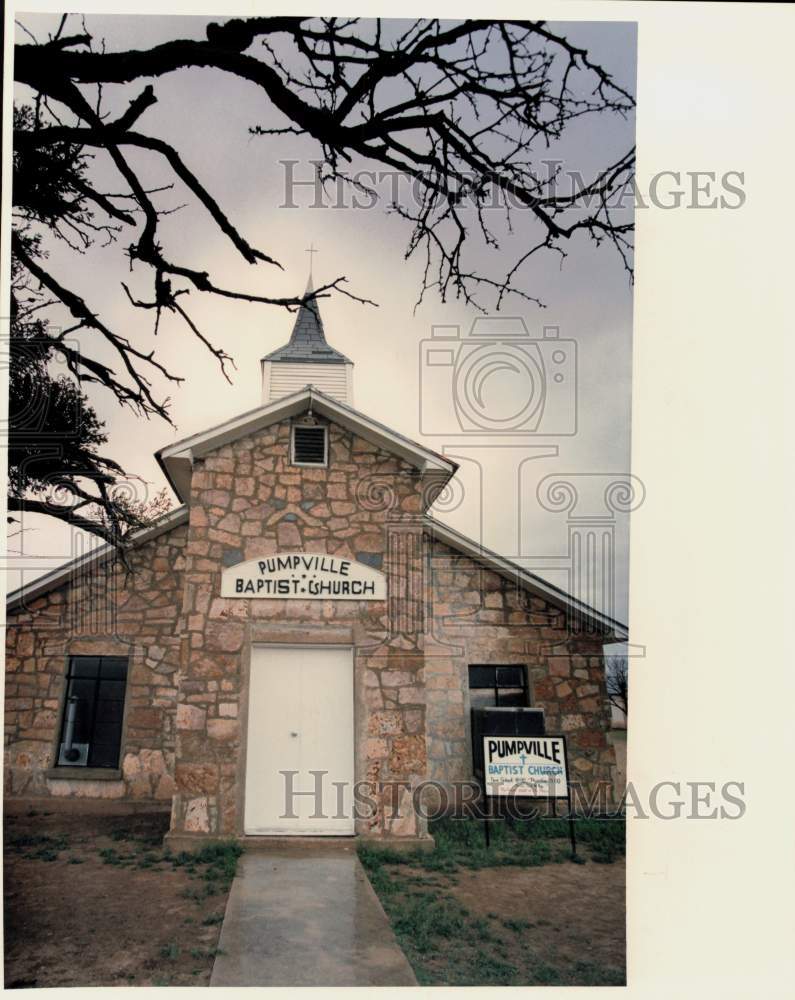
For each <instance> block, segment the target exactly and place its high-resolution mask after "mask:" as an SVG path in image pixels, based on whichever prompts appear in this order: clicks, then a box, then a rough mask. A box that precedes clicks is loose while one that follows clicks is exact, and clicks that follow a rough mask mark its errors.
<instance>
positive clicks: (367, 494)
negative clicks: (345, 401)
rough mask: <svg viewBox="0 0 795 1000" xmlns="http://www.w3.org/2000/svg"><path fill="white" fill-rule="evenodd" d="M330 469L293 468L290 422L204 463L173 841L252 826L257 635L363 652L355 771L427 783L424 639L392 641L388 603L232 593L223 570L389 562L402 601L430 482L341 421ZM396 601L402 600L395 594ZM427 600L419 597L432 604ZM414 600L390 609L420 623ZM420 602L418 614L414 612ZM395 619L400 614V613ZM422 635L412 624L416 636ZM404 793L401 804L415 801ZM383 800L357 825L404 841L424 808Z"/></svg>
mask: <svg viewBox="0 0 795 1000" xmlns="http://www.w3.org/2000/svg"><path fill="white" fill-rule="evenodd" d="M329 451H330V458H329V465H328V468H312V467H300V466H294V465H292V464H291V463H290V422H289V421H284V422H281V423H279V424H275V425H273V426H271V427H268V428H266V429H264V430H262V431H261V432H259V433H257V434H254V435H252V436H247V437H243V438H240V439H239V440H237V441H234V442H232V443H230V444H228V445H225V446H223V447H221V448H219V449H218V450H217V451H215V452H213V453H212V454H211V455H208V456H207V457H206V458H205V459H204V460H203V461H202V462H199V463H197V464H196V465H195V467H194V472H193V479H192V490H191V503H190V527H189V536H188V544H187V549H186V556H187V562H186V570H185V605H184V615H185V623H186V632H185V635H184V638H183V645H182V658H181V681H180V689H179V704H178V707H177V716H176V726H177V748H176V749H177V762H176V770H175V779H176V783H177V794H176V796H175V798H174V803H173V811H172V823H171V829H172V836H174V837H177V836H186V835H187V836H191V835H204V836H208V835H209V836H219V835H222V836H230V835H234V834H240V833H242V831H243V789H244V785H245V732H246V730H245V725H246V718H245V716H246V712H247V700H248V698H247V691H248V669H249V655H250V649H251V644H252V643H254V642H288V643H289V642H293V643H313V642H319V643H323V642H336V643H341V644H350V645H352V646H354V647H355V662H354V690H355V726H356V740H355V743H356V777H357V780H361V781H367V782H370V783H371V787H372V791H373V794H374V795H376V796H377V795H379V791H378V784H379V782H383V781H386V780H398V781H401V782H405V783H406V784H407V785H410V784H411V783H413V782H416V781H417V780H419V779H421V778H422V777H424V775H425V772H426V754H425V737H424V728H425V726H424V673H423V666H422V663H423V661H422V655H421V648H419V646H418V645H417V643H418V641H419V640H420V639H421V636H419V635H417V634H416V629H415V630H414V632H415V634H413V635H408V636H407V635H406V634H403V633H401V634H397V635H394V634H392V632H391V631H390V628H389V624H388V608H387V603H388V602H387V601H336V602H335V601H331V600H327V601H302V600H292V599H291V600H285V599H281V600H278V599H274V600H242V599H233V598H223V597H221V596H219V595H220V591H221V573H222V570H223V569H224V567H226V566H231V565H234V564H236V563H239V562H242V561H243V560H248V559H254V558H257V557H261V556H267V555H272V554H275V553H277V552H285V551H306V552H312V553H327V554H329V555H337V556H342V557H345V558H350V559H356V560H359V561H361V562H364V563H368V564H369V565H371V566H374V567H376V568H382V569H383V570H384V571H385V572H386V573H387V574H388V576H389V577H390V594H391V595H398V594H399V593H400V591H401V588H405V586H406V585H407V583H410V582H411V580H412V579H414V577H416V575H417V573H418V572H419V564H420V560H421V558H422V545H421V528H420V527H418V525H419V520H418V519H419V517H420V514H421V510H422V507H423V502H422V501H423V490H424V485H423V483H422V482H421V480H420V479H419V477H418V476H417V474H416V473H415V472H414V470H412V469H411V468H410V467H409V466H408V465H406V464H405V463H403V462H402V461H401V460H400V459H398V458H396V457H395V456H394V455H391V454H389V453H387V452H385V451H382V450H379V449H378V448H376V447H375V446H373V445H372V444H370V443H368V442H367V441H365V440H363V439H361V438H359V437H357V436H356V435H354V434H352V433H351V432H350V431H348V430H346V429H345V428H343V427H340V426H337V425H335V424H330V425H329ZM390 601H392V602H393V603H394V597H391V598H390ZM420 603H421V602H420ZM410 604H411V602H410V601H409V602H407V604H406V607H403V608H400V607H399V605H398V604H396V605H395V607H393V608H391V609H390V612H395V611H396V609H397V612H398V613H397V616H396V620H400V621H403V620H404V619H405V620H408V619H410V618H411V614H410V611H411V607H410ZM406 608H408V611H406ZM391 617H394V616H391ZM407 631H408V632H411V629H408V630H407ZM405 794H406V793H405V792H403V793H401V795H402V796H403V798H402V804H403V805H404V806H405ZM383 806H384V803H382V802H380V800H379V808H378V810H377V812H376V814H375V815H374V816H373V817H372V818H370V819H363V820H362V821H361V822H360V823H359V824H358V832H360V833H363V834H368V833H369V834H373V835H384V834H386V835H393V836H398V835H406V836H410V835H413V834H415V833H416V832H417V831H416V830H415V828H414V825H413V823H414V817H413V814H412V815H411V816H410V817H406V816H404V815H403V813H405V809H404V810H403V813H401V814H399V815H395V811H394V810H392V811H390V810H388V809H386V808H385V807H383Z"/></svg>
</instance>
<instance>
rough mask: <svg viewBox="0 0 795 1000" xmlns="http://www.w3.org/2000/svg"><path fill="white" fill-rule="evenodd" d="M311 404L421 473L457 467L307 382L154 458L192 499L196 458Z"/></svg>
mask: <svg viewBox="0 0 795 1000" xmlns="http://www.w3.org/2000/svg"><path fill="white" fill-rule="evenodd" d="M309 409H311V410H312V411H313V412H314V413H319V414H321V415H322V416H324V417H326V418H327V419H328V420H331V421H333V422H334V423H335V424H340V425H341V426H342V427H346V428H348V429H349V430H351V431H353V432H354V433H355V434H357V435H358V436H359V437H361V438H364V440H365V441H369V442H370V443H371V444H374V445H376V446H377V447H379V448H383V449H384V450H385V451H388V452H390V453H391V454H393V455H397V456H398V457H399V458H402V459H403V460H404V461H405V462H407V463H408V464H409V465H411V466H413V467H414V468H415V469H417V470H418V471H419V472H421V473H427V472H437V473H439V474H440V475H442V476H444V477H445V481H446V480H447V479H449V478H450V477H451V476H452V475H453V474H454V473H455V471H456V469H457V468H458V464H457V463H456V462H453V461H451V460H450V459H449V458H445V456H444V455H439V454H438V453H437V452H435V451H431V449H430V448H426V447H424V446H423V445H421V444H417V442H416V441H412V440H411V439H410V438H407V437H404V435H402V434H398V433H397V431H393V430H390V429H389V428H388V427H386V426H385V425H384V424H381V423H379V422H378V421H377V420H373V419H372V418H371V417H366V416H365V415H364V414H363V413H360V412H359V411H358V410H354V409H353V407H352V406H348V405H346V404H345V403H341V402H340V401H339V400H337V399H332V397H331V396H327V395H326V394H325V393H324V392H320V390H319V389H315V388H314V386H311V385H307V386H305V387H304V388H303V389H300V390H299V391H298V392H294V393H293V394H292V395H290V396H283V397H282V398H281V399H277V400H275V402H272V403H266V404H264V405H263V406H258V407H257V408H256V409H255V410H249V411H248V412H247V413H242V414H240V416H237V417H234V418H233V419H232V420H227V421H226V422H225V423H223V424H219V425H218V426H217V427H211V428H210V429H209V430H206V431H202V432H201V433H200V434H193V435H191V437H187V438H183V439H182V440H181V441H176V442H175V443H174V444H170V445H168V446H167V447H165V448H161V449H160V450H159V451H156V452H155V458H156V459H157V461H158V462H159V463H160V467H161V468H162V470H163V472H164V473H165V474H166V477H167V478H168V481H169V483H171V485H172V487H173V488H174V492H175V493H176V494H177V496H178V497H179V499H180V500H181V501H182V502H183V503H186V502H188V501H189V499H190V479H191V469H192V467H193V462H194V460H195V459H197V458H203V457H204V456H205V455H207V454H209V453H210V452H211V451H215V450H216V449H217V448H220V447H222V446H223V445H225V444H229V443H230V442H231V441H236V440H237V439H238V438H241V437H245V436H246V435H247V434H255V433H256V432H257V431H260V430H263V428H265V427H269V426H270V425H271V424H275V423H278V422H279V421H281V420H286V419H288V418H290V417H294V416H297V415H298V414H300V413H303V412H305V411H306V410H309Z"/></svg>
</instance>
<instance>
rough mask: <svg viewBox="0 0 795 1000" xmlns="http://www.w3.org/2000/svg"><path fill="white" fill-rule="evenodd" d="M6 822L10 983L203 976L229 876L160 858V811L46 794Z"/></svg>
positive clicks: (164, 822) (186, 981)
mask: <svg viewBox="0 0 795 1000" xmlns="http://www.w3.org/2000/svg"><path fill="white" fill-rule="evenodd" d="M3 826H4V847H5V852H4V879H3V889H4V929H5V986H6V988H7V989H13V988H25V987H48V986H165V985H170V986H189V985H190V986H206V985H207V984H208V983H209V979H210V973H211V971H212V965H213V958H214V955H215V948H216V946H217V943H218V937H219V934H220V928H221V921H222V919H223V913H224V909H225V907H226V899H227V895H228V888H227V885H226V884H225V883H224V882H223V880H222V881H221V883H219V882H217V881H212V882H208V881H206V879H207V877H208V874H207V873H208V868H207V866H202V865H198V866H197V865H191V864H190V863H189V862H188V863H186V861H185V859H184V857H183V858H182V859H181V860H180V861H179V862H178V863H174V862H173V861H168V860H166V861H163V860H160V859H162V855H163V849H162V845H161V841H162V837H163V834H164V833H165V832H166V830H167V828H168V815H167V814H166V815H164V814H162V813H138V814H135V815H121V816H96V815H94V816H92V815H89V816H86V815H64V814H62V813H59V812H56V811H49V810H48V809H47V807H46V806H44V807H43V809H42V811H38V810H37V809H31V810H28V811H27V812H25V813H22V814H21V815H13V814H12V815H8V814H6V815H5V816H4V820H3ZM100 852H104V856H103V854H101V853H100ZM191 869H192V870H191ZM210 876H211V877H214V876H212V873H210Z"/></svg>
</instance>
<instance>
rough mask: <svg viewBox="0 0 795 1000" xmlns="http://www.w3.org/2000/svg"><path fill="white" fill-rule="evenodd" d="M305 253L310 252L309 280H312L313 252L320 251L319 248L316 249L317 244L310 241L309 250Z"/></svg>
mask: <svg viewBox="0 0 795 1000" xmlns="http://www.w3.org/2000/svg"><path fill="white" fill-rule="evenodd" d="M304 253H308V254H309V280H310V281H311V280H312V254H313V253H320V251H319V250H315V244H314V243H310V244H309V248H308V249H307V250H305V251H304Z"/></svg>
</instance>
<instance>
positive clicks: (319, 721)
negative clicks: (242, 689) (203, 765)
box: [244, 645, 354, 836]
mask: <svg viewBox="0 0 795 1000" xmlns="http://www.w3.org/2000/svg"><path fill="white" fill-rule="evenodd" d="M247 747H248V748H247V754H246V804H245V823H244V828H245V832H246V833H247V834H253V835H268V834H270V835H274V834H278V835H281V836H284V835H296V836H335V835H336V836H346V835H350V834H352V833H353V832H354V828H353V805H352V804H353V777H354V775H353V652H352V650H351V649H348V648H340V647H336V646H290V647H284V646H267V645H262V646H254V647H253V649H252V656H251V676H250V681H249V706H248V743H247ZM284 771H294V772H297V773H296V774H294V775H293V776H292V790H293V793H298V792H312V793H313V794H311V795H300V794H293V795H292V796H290V795H289V787H290V786H289V781H290V779H289V778H288V777H286V776H285V775H284V774H283V773H281V772H284ZM312 771H325V772H326V774H324V775H322V776H320V778H317V777H316V776H314V775H312V774H311V773H310V772H312ZM318 781H320V790H321V798H320V808H318V800H317V798H316V796H315V794H314V793H315V792H316V789H317V788H318V785H317V782H318ZM334 782H337V783H342V785H341V786H340V785H339V784H338V785H336V786H335V785H334V784H333V783H334ZM291 814H292V815H291ZM321 814H322V815H321Z"/></svg>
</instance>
